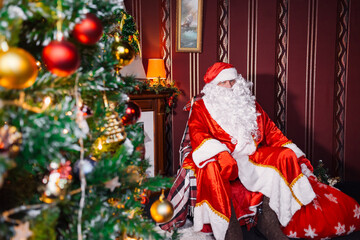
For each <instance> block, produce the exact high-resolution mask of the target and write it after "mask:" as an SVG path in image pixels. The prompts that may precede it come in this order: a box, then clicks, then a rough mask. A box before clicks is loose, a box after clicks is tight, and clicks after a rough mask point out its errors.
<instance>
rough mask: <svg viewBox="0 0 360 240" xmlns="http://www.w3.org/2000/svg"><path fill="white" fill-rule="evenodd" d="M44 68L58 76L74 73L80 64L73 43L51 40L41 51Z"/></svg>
mask: <svg viewBox="0 0 360 240" xmlns="http://www.w3.org/2000/svg"><path fill="white" fill-rule="evenodd" d="M42 58H43V62H44V64H45V65H46V68H47V69H48V70H49V71H50V72H51V73H53V74H55V75H57V76H59V77H66V76H69V75H70V74H72V73H74V72H75V71H76V69H78V67H79V66H80V56H79V53H78V50H77V49H76V47H75V45H74V44H72V43H70V42H67V41H65V40H62V41H52V42H50V43H49V45H47V46H46V47H45V48H44V49H43V51H42Z"/></svg>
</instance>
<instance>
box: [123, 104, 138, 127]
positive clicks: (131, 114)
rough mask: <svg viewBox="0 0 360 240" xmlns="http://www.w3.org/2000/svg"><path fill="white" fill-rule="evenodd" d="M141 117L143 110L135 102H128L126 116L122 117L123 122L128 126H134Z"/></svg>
mask: <svg viewBox="0 0 360 240" xmlns="http://www.w3.org/2000/svg"><path fill="white" fill-rule="evenodd" d="M140 116H141V108H140V107H139V105H137V104H136V103H135V102H132V101H130V102H128V103H127V104H126V109H125V115H124V116H122V118H121V121H122V123H123V124H124V125H125V126H126V125H129V124H134V123H136V122H137V120H138V119H139V118H140Z"/></svg>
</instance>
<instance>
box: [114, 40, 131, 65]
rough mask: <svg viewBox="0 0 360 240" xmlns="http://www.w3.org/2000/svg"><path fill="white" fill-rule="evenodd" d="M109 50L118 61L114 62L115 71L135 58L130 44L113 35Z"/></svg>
mask: <svg viewBox="0 0 360 240" xmlns="http://www.w3.org/2000/svg"><path fill="white" fill-rule="evenodd" d="M111 50H112V53H113V55H114V57H115V58H116V60H117V61H118V63H117V64H115V70H116V71H118V70H120V69H122V68H123V67H124V66H126V65H129V64H130V63H131V62H132V61H133V60H134V58H135V51H134V49H133V48H132V47H131V45H130V44H129V43H127V42H126V41H122V40H120V39H119V38H118V37H115V41H114V43H113V44H112V46H111Z"/></svg>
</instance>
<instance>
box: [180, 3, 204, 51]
mask: <svg viewBox="0 0 360 240" xmlns="http://www.w3.org/2000/svg"><path fill="white" fill-rule="evenodd" d="M202 15H203V0H177V4H176V51H177V52H201V47H202Z"/></svg>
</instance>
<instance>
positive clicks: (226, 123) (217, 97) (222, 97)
mask: <svg viewBox="0 0 360 240" xmlns="http://www.w3.org/2000/svg"><path fill="white" fill-rule="evenodd" d="M250 87H251V83H249V82H247V81H246V80H245V79H243V78H242V77H241V76H239V77H238V78H237V79H232V80H226V81H222V82H219V83H217V84H212V83H208V84H206V85H205V86H204V88H203V90H202V93H204V97H203V100H204V103H205V106H206V108H207V110H208V111H209V113H210V115H211V117H212V118H213V119H214V120H215V121H216V122H217V123H218V124H219V125H220V127H222V128H223V129H224V130H225V131H226V132H227V133H228V134H229V135H231V136H232V137H234V138H235V139H237V140H238V141H240V139H242V140H241V141H242V142H252V141H253V138H252V137H253V136H254V137H256V135H257V122H256V118H257V114H256V107H255V97H254V96H253V95H252V93H251V91H250Z"/></svg>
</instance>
